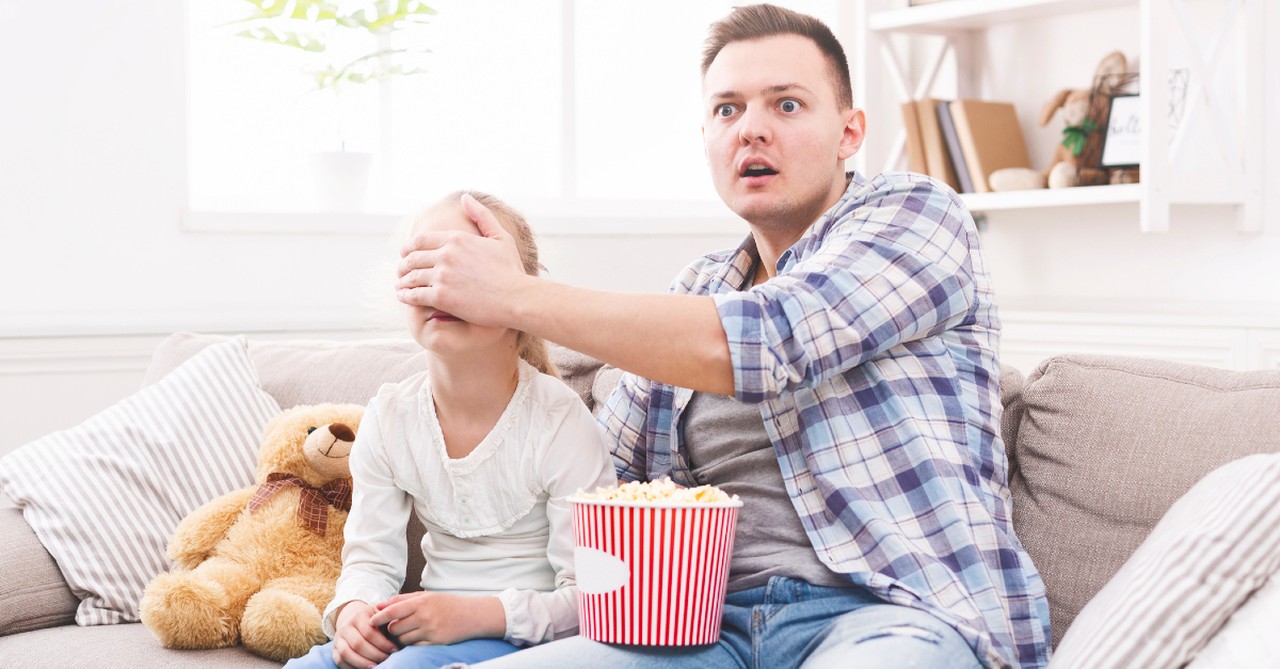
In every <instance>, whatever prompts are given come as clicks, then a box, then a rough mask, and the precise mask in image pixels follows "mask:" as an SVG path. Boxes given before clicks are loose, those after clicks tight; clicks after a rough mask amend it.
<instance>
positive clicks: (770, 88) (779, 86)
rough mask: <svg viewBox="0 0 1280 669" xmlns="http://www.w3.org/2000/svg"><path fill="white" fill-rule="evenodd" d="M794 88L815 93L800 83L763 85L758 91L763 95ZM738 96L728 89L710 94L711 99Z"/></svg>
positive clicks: (730, 98)
mask: <svg viewBox="0 0 1280 669" xmlns="http://www.w3.org/2000/svg"><path fill="white" fill-rule="evenodd" d="M794 90H800V91H804V92H805V93H808V94H809V95H816V93H814V92H813V91H812V90H810V89H809V88H808V87H807V86H804V85H802V84H797V83H789V84H775V85H773V86H767V87H765V88H764V89H762V90H761V91H760V92H761V93H763V94H764V95H778V94H780V93H787V92H790V91H794ZM740 97H742V94H741V93H739V92H738V91H733V90H730V91H720V92H719V93H715V94H712V96H711V99H712V100H732V99H734V98H740Z"/></svg>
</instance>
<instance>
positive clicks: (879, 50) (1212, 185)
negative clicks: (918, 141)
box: [852, 0, 1280, 234]
mask: <svg viewBox="0 0 1280 669" xmlns="http://www.w3.org/2000/svg"><path fill="white" fill-rule="evenodd" d="M1189 2H1190V0H944V1H940V2H935V3H930V4H925V5H918V6H915V7H906V6H904V5H905V4H906V3H905V2H903V0H863V1H862V2H860V3H857V7H858V9H859V15H858V18H857V20H856V21H855V22H854V25H857V26H860V27H861V29H862V31H863V33H862V34H861V35H860V37H861V39H860V45H861V53H860V54H859V55H858V56H857V57H855V58H853V59H852V61H856V62H857V63H858V70H857V71H856V72H855V76H856V79H857V81H859V82H861V83H862V85H863V86H864V87H865V88H866V89H867V90H881V89H882V88H883V84H882V83H881V82H882V81H885V80H886V75H887V80H888V81H890V82H892V83H893V84H895V88H896V89H897V93H898V96H897V97H898V99H899V101H900V102H903V101H906V100H911V99H919V98H926V97H930V96H931V94H932V92H933V89H934V87H935V83H936V81H937V76H938V74H939V72H940V71H946V72H947V75H946V76H948V77H954V80H955V82H954V83H955V86H954V88H953V89H948V90H947V91H946V96H947V97H954V98H957V99H958V98H987V99H1000V98H1001V94H1002V91H999V90H996V91H992V90H986V89H985V88H984V84H987V83H990V82H985V81H984V80H983V78H982V76H981V75H982V70H983V68H987V67H990V66H991V63H988V62H986V61H984V60H983V58H984V56H983V53H984V52H983V48H984V39H986V38H985V37H984V35H983V33H984V31H986V30H988V29H991V28H994V27H998V26H1005V25H1012V24H1016V23H1017V22H1024V21H1032V20H1041V19H1043V20H1052V19H1054V18H1057V17H1072V16H1078V15H1085V16H1088V15H1089V14H1090V13H1093V12H1103V11H1106V10H1110V9H1122V8H1128V9H1129V10H1135V9H1136V11H1130V12H1126V18H1125V20H1126V21H1128V20H1131V19H1130V18H1128V16H1127V15H1128V14H1134V15H1136V16H1135V17H1133V18H1136V25H1135V28H1136V33H1137V40H1138V52H1137V59H1136V61H1135V62H1137V63H1138V68H1137V72H1138V74H1139V76H1140V78H1141V80H1142V81H1146V82H1152V81H1156V82H1164V81H1166V80H1168V79H1169V76H1170V72H1171V63H1170V59H1171V56H1170V52H1171V51H1172V49H1171V47H1172V46H1174V41H1175V40H1178V41H1180V42H1181V43H1180V44H1179V46H1183V47H1186V48H1185V51H1186V52H1187V53H1188V54H1189V56H1188V57H1189V58H1190V66H1189V76H1190V81H1192V82H1204V81H1214V82H1215V85H1213V86H1211V87H1208V88H1204V89H1202V90H1207V91H1209V94H1200V93H1199V92H1197V93H1196V94H1194V95H1192V94H1190V93H1188V94H1187V99H1186V108H1185V109H1184V115H1185V117H1186V118H1191V116H1192V115H1194V113H1196V112H1204V113H1205V114H1209V115H1210V116H1209V117H1208V118H1196V119H1195V121H1194V123H1188V122H1185V121H1184V122H1183V123H1182V125H1180V126H1178V127H1177V128H1176V129H1175V128H1170V127H1169V126H1168V125H1167V124H1164V123H1154V124H1148V127H1146V128H1144V133H1143V136H1142V137H1141V143H1140V144H1141V151H1140V155H1139V160H1138V162H1140V163H1141V164H1142V183H1139V184H1125V185H1121V186H1096V187H1084V188H1068V189H1060V190H1057V189H1055V190H1041V191H1023V192H1007V193H982V194H966V195H963V196H962V198H963V199H964V202H965V203H966V205H968V207H969V208H970V209H972V210H974V211H997V210H1024V211H1034V210H1036V209H1040V208H1045V207H1073V206H1089V205H1115V204H1124V205H1129V204H1133V205H1136V219H1137V221H1138V227H1139V229H1140V230H1142V231H1143V232H1166V231H1168V229H1169V219H1170V212H1171V210H1172V208H1173V207H1174V206H1177V205H1183V204H1196V205H1215V206H1231V207H1235V208H1236V211H1237V226H1236V227H1237V230H1239V231H1240V232H1244V233H1250V234H1253V233H1258V232H1261V231H1262V230H1263V228H1264V221H1265V220H1266V217H1265V216H1264V215H1263V207H1262V204H1263V202H1262V200H1263V192H1264V190H1265V189H1264V186H1263V183H1264V180H1265V176H1264V170H1263V147H1262V144H1263V143H1262V142H1260V141H1257V140H1256V139H1252V140H1250V139H1243V138H1257V137H1262V136H1264V134H1265V133H1264V130H1263V129H1264V126H1265V122H1264V119H1263V117H1264V111H1263V104H1261V102H1262V100H1261V99H1260V98H1261V92H1262V91H1263V90H1264V89H1265V85H1264V82H1263V63H1264V61H1265V58H1264V51H1263V45H1264V40H1265V35H1266V34H1268V32H1267V30H1266V29H1265V26H1266V23H1267V21H1266V20H1265V16H1266V15H1264V9H1274V7H1273V5H1276V4H1280V3H1275V2H1265V1H1264V0H1259V1H1251V2H1247V3H1240V2H1230V1H1228V0H1215V1H1214V2H1212V3H1201V4H1212V5H1214V6H1215V8H1214V9H1215V11H1216V13H1217V14H1218V18H1217V19H1216V22H1217V24H1218V29H1217V32H1216V34H1215V37H1214V39H1213V41H1212V42H1211V43H1208V44H1204V43H1202V41H1201V40H1202V39H1203V38H1204V37H1205V35H1203V34H1201V33H1202V32H1203V31H1202V30H1200V28H1203V27H1206V26H1199V25H1197V24H1196V23H1195V22H1194V21H1195V20H1198V19H1199V18H1200V17H1198V16H1197V17H1196V18H1195V19H1193V18H1192V16H1191V15H1190V12H1189V11H1188V9H1187V7H1186V5H1187V4H1189ZM1075 29H1076V30H1079V29H1080V26H1076V27H1075ZM895 36H899V37H907V38H910V37H916V36H937V37H941V38H942V41H943V42H944V43H943V44H942V45H941V48H936V49H935V48H929V49H925V48H923V45H920V44H917V43H916V41H917V40H913V39H895ZM937 37H935V39H934V41H938V39H937ZM1241 38H1244V39H1243V40H1241ZM1223 43H1235V44H1241V45H1242V46H1240V47H1238V48H1239V50H1240V54H1241V55H1242V56H1243V57H1240V58H1236V59H1235V62H1234V64H1227V65H1224V67H1223V68H1221V69H1219V68H1218V67H1217V65H1218V64H1219V63H1218V62H1217V61H1218V56H1219V55H1220V54H1221V49H1220V46H1221V45H1222V44H1223ZM1072 44H1073V40H1072V39H1071V37H1070V36H1069V35H1063V36H1062V38H1061V40H1056V39H1055V40H1054V43H1053V44H1049V45H1046V48H1056V49H1067V48H1070V47H1071V46H1072ZM904 46H905V47H907V48H909V49H910V56H911V60H908V61H904V60H903V58H902V57H901V54H900V53H899V52H900V51H901V50H902V49H903V47H904ZM929 58H931V59H932V60H927V59H929ZM913 61H914V62H913ZM904 62H905V66H904ZM944 65H945V68H946V69H945V70H944V69H943V68H944ZM1232 68H1234V70H1235V72H1234V73H1232V72H1226V73H1223V71H1222V70H1228V69H1232ZM952 70H954V72H952ZM1232 74H1235V76H1234V77H1233V76H1231V75H1232ZM1219 79H1221V80H1222V81H1225V82H1227V83H1234V84H1235V85H1234V88H1235V90H1234V91H1222V90H1219V89H1220V88H1221V86H1218V85H1217V84H1216V82H1217V81H1218V80H1219ZM1201 85H1202V86H1203V84H1201ZM1193 90H1194V89H1193ZM1005 94H1007V93H1005ZM1170 97H1171V93H1170V90H1168V89H1167V88H1166V87H1164V86H1153V87H1147V90H1144V92H1143V95H1142V98H1141V101H1142V106H1143V110H1144V112H1143V113H1144V116H1145V118H1148V119H1156V118H1163V117H1164V115H1165V114H1166V113H1167V110H1168V108H1169V102H1170ZM876 112H877V113H879V114H882V115H885V114H891V113H892V114H896V113H897V111H896V110H895V109H893V108H892V107H889V106H888V105H881V106H880V108H878V109H876ZM1237 118H1239V119H1240V120H1241V121H1242V123H1241V124H1239V125H1241V128H1240V131H1239V132H1232V131H1231V128H1232V126H1233V123H1234V122H1235V120H1236V119H1237ZM1191 127H1196V128H1200V127H1205V128H1209V129H1211V130H1212V131H1214V132H1215V136H1214V138H1213V142H1214V144H1215V145H1216V146H1215V147H1214V148H1215V149H1216V150H1217V151H1218V152H1219V153H1221V158H1222V159H1223V160H1222V161H1221V162H1222V167H1221V168H1219V167H1213V166H1212V163H1213V161H1211V160H1210V161H1206V160H1204V158H1205V156H1204V155H1201V154H1202V153H1203V151H1204V150H1205V149H1204V148H1203V147H1202V146H1201V147H1192V145H1191V144H1190V143H1189V142H1190V140H1187V141H1184V139H1185V137H1186V136H1187V134H1188V131H1187V128H1191ZM905 138H906V133H905V131H901V130H900V131H899V132H898V134H897V137H896V138H895V139H893V140H892V141H891V142H889V143H888V144H885V145H884V146H881V145H880V143H879V142H878V140H876V141H872V142H870V143H868V144H865V145H864V147H863V148H864V152H867V151H868V147H870V150H871V151H872V152H875V157H874V158H870V159H868V158H864V164H863V165H862V166H861V167H862V168H863V169H865V170H866V171H868V172H871V171H872V168H871V167H870V166H869V165H866V164H865V162H867V161H869V160H878V159H879V158H880V151H882V150H883V155H884V158H885V163H884V167H883V168H882V169H884V170H894V169H898V168H899V166H900V165H901V162H902V157H903V153H904V146H905V144H906V141H905ZM1201 144H1203V142H1201ZM1188 147H1192V148H1188ZM866 155H872V154H870V153H864V156H866ZM1203 166H1207V167H1203Z"/></svg>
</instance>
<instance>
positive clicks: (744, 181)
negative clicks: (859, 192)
mask: <svg viewBox="0 0 1280 669" xmlns="http://www.w3.org/2000/svg"><path fill="white" fill-rule="evenodd" d="M702 92H703V102H704V107H705V113H706V117H705V118H704V120H703V126H702V136H703V143H704V145H705V148H706V153H707V160H708V162H709V163H710V165H711V178H712V180H713V181H714V182H715V187H716V192H718V193H719V194H720V198H721V199H722V200H724V202H725V204H727V205H729V208H730V209H732V210H733V211H734V212H736V213H737V214H738V215H739V216H741V217H742V218H744V219H746V221H747V222H748V223H751V224H753V225H758V226H768V227H774V228H776V227H778V226H780V225H781V226H786V227H787V228H788V229H790V228H794V227H795V226H806V227H807V226H808V225H809V224H810V223H812V222H813V221H814V219H816V218H817V217H818V216H819V215H820V214H821V213H822V212H823V211H825V210H826V209H827V208H828V207H830V206H831V205H832V204H834V203H835V202H836V200H838V199H839V198H840V195H841V194H842V193H843V192H844V190H845V177H844V168H843V161H844V159H845V158H848V157H849V156H851V155H853V154H854V153H855V152H856V151H857V150H858V148H859V147H860V146H861V145H862V123H863V120H862V118H863V117H862V112H861V111H860V110H856V109H844V110H842V109H841V108H840V104H839V103H838V102H837V99H836V98H837V95H836V87H835V82H834V81H833V80H832V76H831V74H830V69H829V68H828V66H827V61H826V60H825V59H824V58H823V57H822V52H821V51H819V50H818V47H817V45H815V44H814V43H813V42H812V41H811V40H809V39H808V38H805V37H800V36H798V35H779V36H774V37H767V38H764V39H758V40H751V41H746V42H732V43H730V44H728V45H726V46H725V47H724V49H723V50H721V51H720V53H719V54H718V55H717V56H716V58H715V60H714V61H712V63H711V66H710V67H709V68H707V73H706V76H704V77H703V79H702Z"/></svg>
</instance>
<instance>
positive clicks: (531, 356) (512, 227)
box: [287, 192, 616, 669]
mask: <svg viewBox="0 0 1280 669" xmlns="http://www.w3.org/2000/svg"><path fill="white" fill-rule="evenodd" d="M477 201H479V202H481V203H483V204H484V206H483V207H482V206H480V204H478V203H477ZM485 207H488V209H485ZM491 212H492V213H491ZM494 215H496V217H497V219H498V221H499V222H500V223H502V224H503V226H504V227H506V228H507V229H508V230H509V231H510V232H511V233H512V236H513V237H515V238H516V239H517V240H518V246H519V248H520V252H521V255H522V260H523V262H524V267H525V271H527V272H528V273H530V274H536V273H537V272H538V268H539V264H538V252H537V248H536V246H535V245H534V242H533V235H532V232H531V231H530V230H529V226H528V225H527V224H526V223H525V221H524V219H523V217H521V216H520V215H519V214H518V213H517V212H516V211H514V210H513V209H511V208H510V207H508V206H506V205H505V204H503V203H502V202H501V201H499V200H497V199H496V198H494V197H492V196H490V195H485V194H483V193H475V192H468V193H458V194H455V195H452V196H449V197H447V198H445V200H443V201H441V202H440V203H439V204H437V205H435V206H433V207H431V208H429V209H427V210H426V211H425V212H423V213H422V214H420V215H419V216H418V217H417V219H416V220H415V222H414V232H415V233H417V232H460V233H466V234H479V231H478V229H477V227H476V226H475V224H474V223H472V220H473V219H476V218H477V217H480V216H494ZM409 329H410V332H411V333H412V335H413V338H414V339H415V340H417V342H418V343H419V344H421V345H422V347H423V348H424V349H426V350H427V351H428V353H429V356H428V363H427V369H426V370H425V371H424V372H422V373H421V374H418V375H415V376H413V377H410V378H408V379H406V380H405V381H403V382H401V383H398V384H389V385H386V386H383V387H382V388H381V389H380V390H379V391H378V394H377V396H375V397H374V398H373V400H372V401H371V402H370V403H369V407H368V409H367V410H366V413H365V417H364V420H363V421H362V423H361V426H360V431H359V433H358V434H357V436H356V443H355V445H354V447H353V449H352V453H351V475H352V479H353V482H354V489H355V490H354V497H353V501H352V507H351V513H350V515H349V516H348V518H347V524H346V530H345V537H346V544H345V546H344V548H343V551H342V560H343V566H342V575H341V577H340V578H339V579H338V584H337V589H336V592H335V596H334V599H333V602H332V603H330V604H329V606H328V607H327V608H326V609H325V615H324V627H325V631H326V633H328V634H329V635H330V636H331V637H332V638H333V641H332V642H331V643H328V644H325V645H323V646H316V647H315V648H313V649H312V650H311V652H310V653H308V654H307V655H306V656H304V657H301V658H298V659H295V660H293V661H291V662H290V663H289V664H288V665H287V666H288V667H290V668H295V669H302V668H304V667H329V668H332V667H334V666H338V667H343V668H344V669H354V668H359V669H365V668H366V667H372V666H374V665H375V664H377V665H378V666H380V667H415V668H428V669H435V668H437V667H440V666H443V665H447V664H450V663H454V662H480V661H483V660H486V659H491V658H494V657H498V656H500V655H505V654H507V653H510V652H513V651H515V650H517V649H518V647H520V646H525V645H532V644H537V643H541V642H543V641H549V640H551V639H553V638H557V637H561V636H566V635H570V634H573V633H576V631H577V627H578V608H577V586H576V585H575V583H574V568H573V534H572V527H571V522H572V520H571V517H570V511H569V504H568V502H567V501H566V498H567V497H568V496H569V495H571V494H573V493H574V492H576V491H578V490H579V489H584V490H590V489H593V488H595V487H596V486H609V485H613V484H615V483H616V477H615V474H614V469H613V464H612V462H611V459H610V457H609V454H608V452H607V451H606V450H605V447H604V443H603V438H602V436H601V434H600V432H599V430H598V428H597V427H596V423H595V421H594V419H593V418H592V416H591V414H590V412H589V411H587V408H586V406H585V405H583V403H582V401H581V400H580V399H579V398H578V396H577V395H576V394H575V393H574V392H573V391H572V390H570V389H569V387H568V386H566V385H565V384H564V383H563V382H561V381H560V380H559V379H558V376H557V375H556V372H555V369H554V368H553V367H552V365H551V363H550V360H549V358H548V355H547V350H546V346H545V344H544V343H543V342H542V340H540V339H537V338H534V337H531V336H529V335H526V334H525V333H523V332H517V331H514V330H507V329H503V328H497V327H486V326H480V325H475V324H472V323H468V322H466V321H462V320H459V319H457V318H455V317H453V316H451V315H450V314H448V313H445V312H443V311H439V310H436V309H430V308H425V307H410V313H409ZM410 513H417V514H418V516H419V518H421V520H422V522H423V524H424V525H425V526H426V528H427V533H426V535H425V536H424V538H423V540H422V546H421V550H422V551H423V553H424V555H425V557H426V563H427V564H426V568H425V569H424V570H423V574H422V587H423V591H422V592H414V593H408V594H399V595H397V594H395V593H397V592H398V591H399V590H400V588H401V587H402V585H403V583H404V577H405V559H406V558H405V556H406V548H407V547H406V546H405V525H406V523H407V522H408V519H409V514H410Z"/></svg>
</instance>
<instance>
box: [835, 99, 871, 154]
mask: <svg viewBox="0 0 1280 669" xmlns="http://www.w3.org/2000/svg"><path fill="white" fill-rule="evenodd" d="M866 135H867V115H866V114H864V113H863V112H862V110H861V109H858V108H857V107H853V108H850V109H847V110H845V112H844V131H843V132H842V134H841V135H840V154H839V155H840V160H844V159H845V158H848V157H849V156H852V155H853V154H855V153H857V152H858V149H861V148H862V140H863V138H865V137H866Z"/></svg>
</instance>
